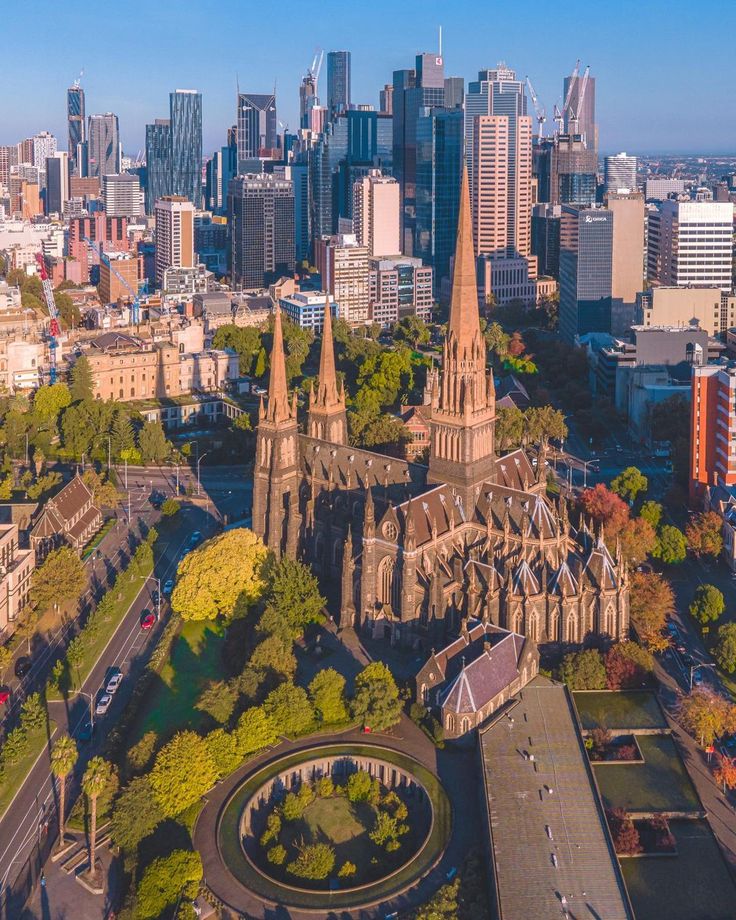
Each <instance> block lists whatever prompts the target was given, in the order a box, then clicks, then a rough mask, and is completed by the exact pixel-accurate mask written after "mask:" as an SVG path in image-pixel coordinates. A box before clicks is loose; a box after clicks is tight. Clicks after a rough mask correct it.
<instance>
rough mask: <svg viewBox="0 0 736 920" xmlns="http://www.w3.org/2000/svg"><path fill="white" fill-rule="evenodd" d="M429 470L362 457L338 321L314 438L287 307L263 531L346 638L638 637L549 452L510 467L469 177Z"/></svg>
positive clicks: (616, 577)
mask: <svg viewBox="0 0 736 920" xmlns="http://www.w3.org/2000/svg"><path fill="white" fill-rule="evenodd" d="M427 387H428V394H427V401H428V403H429V407H428V409H429V413H430V418H431V443H430V457H429V466H428V467H426V466H421V465H419V464H416V463H410V462H408V461H405V460H399V459H396V458H395V457H389V456H386V455H384V454H379V453H375V452H372V451H369V450H363V449H360V448H357V447H352V446H350V444H349V443H348V426H347V416H346V409H345V392H344V390H343V387H342V385H341V383H340V382H339V380H338V378H337V374H336V370H335V357H334V343H333V338H332V320H331V316H330V310H329V306H328V307H327V308H326V310H325V321H324V331H323V336H322V346H321V355H320V367H319V378H318V385H317V387H316V388H315V389H314V390H313V391H312V392H311V394H310V399H309V406H308V414H307V421H306V431H300V427H299V423H298V420H297V401H296V395H295V394H294V395H293V396H292V397H291V398H290V397H289V393H288V390H287V383H286V364H285V355H284V343H283V334H282V328H281V316H280V311H278V310H277V311H276V315H275V324H274V336H273V352H272V355H271V374H270V380H269V388H268V399H267V401H266V402H265V403H263V401H262V402H261V407H260V412H259V421H258V434H257V441H256V459H255V470H254V496H253V528H254V530H255V531H256V533H258V534H259V535H260V536H261V537H262V538H263V540H264V542H265V543H266V544H267V545H268V547H269V548H270V549H271V550H273V552H274V553H275V554H276V555H277V556H281V555H283V554H286V555H288V556H291V557H295V558H300V559H302V560H304V561H305V562H308V563H309V564H310V565H311V566H312V568H313V570H314V571H315V573H316V574H317V575H318V577H319V580H320V584H321V586H322V589H323V592H324V593H325V594H326V595H327V597H328V598H329V602H330V605H331V607H332V608H333V610H334V612H335V614H336V618H337V619H338V622H339V625H340V626H341V627H345V626H353V627H355V629H356V630H359V631H361V632H365V633H367V634H369V635H371V636H374V637H386V639H387V640H389V641H391V642H392V643H394V644H399V645H402V646H405V647H410V648H416V649H420V648H424V649H429V648H431V647H435V646H438V645H440V644H442V642H443V641H444V640H445V639H446V638H447V637H448V636H453V635H458V634H459V633H460V632H461V631H462V630H463V629H464V628H465V624H467V623H468V622H470V621H473V622H483V623H485V624H489V625H492V626H496V627H500V628H502V629H505V630H509V631H511V632H513V633H517V634H520V635H522V636H525V637H527V638H529V639H531V640H532V641H533V642H535V643H538V644H545V643H559V642H564V643H581V642H583V640H584V639H585V638H586V636H589V635H591V634H592V635H603V636H609V637H611V638H613V639H621V638H625V637H626V636H627V635H628V627H629V606H628V602H629V587H628V576H627V572H626V566H625V564H624V562H623V560H622V559H621V555H620V553H619V552H616V554H615V555H614V554H612V553H611V552H610V551H609V549H608V548H607V547H606V545H605V543H604V542H603V538H602V535H601V534H597V533H595V532H594V530H593V529H592V528H591V527H590V526H588V524H587V522H586V521H585V520H581V521H578V522H577V525H574V524H573V521H572V520H571V518H570V515H569V513H568V505H567V501H566V500H565V499H564V498H560V499H559V500H551V499H550V498H548V497H547V494H546V463H545V461H544V454H543V451H542V452H540V455H539V459H538V463H537V465H536V469H535V466H534V464H533V462H532V461H530V459H529V457H528V456H527V454H526V453H525V452H524V451H523V450H517V451H514V452H512V453H509V454H506V455H504V456H502V457H498V456H497V455H496V451H495V444H494V429H495V417H496V411H495V391H494V384H493V374H492V372H491V371H489V370H488V368H487V366H486V343H485V340H484V337H483V335H482V333H481V328H480V317H479V310H478V293H477V285H476V271H475V257H474V249H473V232H472V226H471V221H470V203H469V194H468V182H467V176H466V175H464V176H463V181H462V190H461V200H460V216H459V220H458V233H457V244H456V250H455V263H454V270H453V279H452V299H451V305H450V319H449V323H448V328H447V337H446V339H445V342H444V347H443V359H442V366H441V369H440V370H439V371H437V372H433V373H430V374H429V379H428V383H427Z"/></svg>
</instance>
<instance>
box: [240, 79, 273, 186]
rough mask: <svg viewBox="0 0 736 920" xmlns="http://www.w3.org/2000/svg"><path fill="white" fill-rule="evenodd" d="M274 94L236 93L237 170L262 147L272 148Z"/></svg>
mask: <svg viewBox="0 0 736 920" xmlns="http://www.w3.org/2000/svg"><path fill="white" fill-rule="evenodd" d="M276 124H277V121H276V96H275V95H274V94H271V95H264V94H259V93H238V170H241V169H242V168H243V166H242V164H243V163H244V162H245V161H246V160H254V159H257V158H258V156H259V152H260V151H261V150H262V149H266V150H273V149H274V148H275V147H276V145H277V143H278V141H277V131H276Z"/></svg>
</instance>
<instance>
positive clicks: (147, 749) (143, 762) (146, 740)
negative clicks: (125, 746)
mask: <svg viewBox="0 0 736 920" xmlns="http://www.w3.org/2000/svg"><path fill="white" fill-rule="evenodd" d="M157 743H158V735H157V734H156V732H155V731H153V730H151V731H148V732H146V733H145V734H144V735H143V737H142V738H141V740H140V741H138V742H137V743H136V744H134V745H133V747H132V748H130V750H129V751H128V756H127V764H128V769H129V770H130V771H131V772H133V773H140V772H141V771H143V770H145V769H146V768H147V767H148V765H149V764H150V763H151V760H152V759H153V754H154V752H155V750H156V744H157Z"/></svg>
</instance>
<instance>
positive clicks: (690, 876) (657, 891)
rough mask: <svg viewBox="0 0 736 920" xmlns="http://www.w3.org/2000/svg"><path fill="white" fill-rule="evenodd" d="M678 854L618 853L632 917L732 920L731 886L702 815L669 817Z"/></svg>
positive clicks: (734, 894) (735, 898)
mask: <svg viewBox="0 0 736 920" xmlns="http://www.w3.org/2000/svg"><path fill="white" fill-rule="evenodd" d="M670 829H671V830H672V833H673V834H674V836H675V839H676V840H677V849H678V855H677V856H672V857H656V858H646V857H644V858H640V859H622V860H621V867H622V869H623V873H624V879H625V880H626V887H627V888H628V891H629V896H630V897H631V901H632V903H633V905H634V911H635V913H636V917H637V920H663V918H666V920H731V918H733V917H734V914H736V907H735V905H736V888H735V887H734V883H733V881H732V880H731V876H730V874H729V872H728V869H727V868H726V864H725V862H724V860H723V856H722V855H721V852H720V849H719V847H718V844H717V842H716V840H715V838H714V837H713V834H712V833H711V830H710V828H709V827H708V824H707V822H705V821H671V822H670Z"/></svg>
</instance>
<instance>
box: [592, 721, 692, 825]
mask: <svg viewBox="0 0 736 920" xmlns="http://www.w3.org/2000/svg"><path fill="white" fill-rule="evenodd" d="M636 740H637V742H638V743H639V747H640V748H641V752H642V754H643V756H644V761H645V762H644V763H643V764H616V765H613V766H612V765H606V764H594V765H593V769H594V770H595V778H596V780H597V781H598V786H599V788H600V790H601V795H602V797H603V804H604V805H605V806H606V808H625V809H626V810H627V811H692V810H698V809H699V808H700V807H701V806H700V803H699V801H698V797H697V795H696V793H695V789H694V788H693V784H692V783H691V781H690V777H689V776H688V775H687V772H686V771H685V767H684V766H683V764H682V761H681V760H680V755H679V754H678V753H677V749H676V748H675V743H674V741H673V740H672V738H670V737H669V736H668V735H637V737H636Z"/></svg>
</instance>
